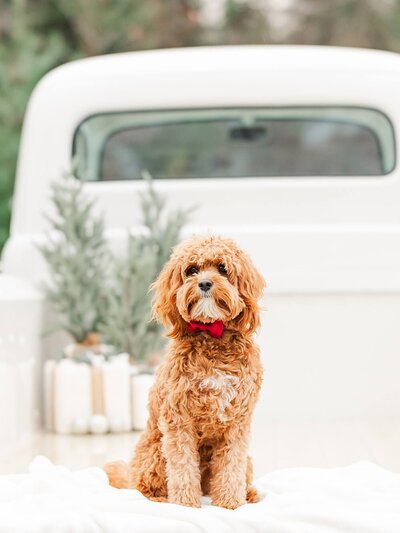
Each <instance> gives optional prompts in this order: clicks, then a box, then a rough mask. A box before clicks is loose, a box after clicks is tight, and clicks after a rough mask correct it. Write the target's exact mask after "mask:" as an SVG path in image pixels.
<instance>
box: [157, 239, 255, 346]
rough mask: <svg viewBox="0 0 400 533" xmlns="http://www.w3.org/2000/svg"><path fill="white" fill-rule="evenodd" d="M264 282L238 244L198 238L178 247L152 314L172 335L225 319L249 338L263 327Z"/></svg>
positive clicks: (165, 271)
mask: <svg viewBox="0 0 400 533" xmlns="http://www.w3.org/2000/svg"><path fill="white" fill-rule="evenodd" d="M264 286H265V282H264V280H263V278H262V276H261V275H260V274H259V273H258V272H257V270H256V269H255V268H254V266H253V263H252V262H251V260H250V258H249V257H248V255H247V254H245V253H244V252H243V251H242V250H241V249H240V248H238V246H237V245H236V244H235V243H234V241H232V240H230V239H224V238H221V237H214V236H207V237H202V236H195V237H192V238H191V239H188V240H187V241H185V242H183V243H181V244H180V245H178V246H177V247H176V248H175V249H174V251H173V253H172V255H171V258H170V260H169V261H168V263H167V264H166V265H165V267H164V269H163V270H162V272H161V274H160V275H159V277H158V279H157V280H156V282H155V283H154V284H153V290H154V300H153V314H154V316H155V317H156V318H158V319H159V320H160V321H161V322H162V323H163V324H164V325H165V326H166V327H171V328H172V329H171V331H170V332H169V336H170V337H174V338H176V337H179V336H180V335H182V334H184V333H185V332H186V329H187V323H188V322H190V321H197V322H203V323H210V322H214V321H216V320H221V321H223V323H224V325H225V327H227V328H229V329H235V330H238V331H240V332H241V333H243V334H248V335H250V334H251V333H253V332H254V330H255V329H256V328H257V327H258V325H259V320H260V319H259V307H258V300H259V299H260V297H261V294H262V291H263V289H264Z"/></svg>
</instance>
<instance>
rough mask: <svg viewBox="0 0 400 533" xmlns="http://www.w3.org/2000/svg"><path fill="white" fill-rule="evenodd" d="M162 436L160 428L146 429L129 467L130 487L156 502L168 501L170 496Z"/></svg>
mask: <svg viewBox="0 0 400 533" xmlns="http://www.w3.org/2000/svg"><path fill="white" fill-rule="evenodd" d="M161 436H162V435H161V432H160V430H159V429H158V428H149V427H148V428H146V430H145V432H144V434H143V435H142V436H141V438H140V440H139V442H138V444H137V446H136V450H135V455H134V457H133V459H132V461H131V464H130V465H129V486H130V487H132V488H134V489H137V490H138V491H140V492H141V493H142V494H143V495H144V496H146V498H149V499H150V500H154V501H167V496H168V494H167V478H166V471H165V459H164V456H163V454H162V450H161Z"/></svg>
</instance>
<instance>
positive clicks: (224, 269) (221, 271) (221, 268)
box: [218, 263, 227, 274]
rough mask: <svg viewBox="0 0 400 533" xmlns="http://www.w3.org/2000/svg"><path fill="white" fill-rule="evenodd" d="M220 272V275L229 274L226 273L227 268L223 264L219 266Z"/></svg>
mask: <svg viewBox="0 0 400 533" xmlns="http://www.w3.org/2000/svg"><path fill="white" fill-rule="evenodd" d="M218 272H219V273H220V274H227V271H226V268H225V265H223V264H222V263H221V264H220V265H218Z"/></svg>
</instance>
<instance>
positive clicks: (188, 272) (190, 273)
mask: <svg viewBox="0 0 400 533" xmlns="http://www.w3.org/2000/svg"><path fill="white" fill-rule="evenodd" d="M198 273H199V271H198V270H197V268H196V267H189V268H188V269H187V270H186V275H187V276H194V275H195V274H198Z"/></svg>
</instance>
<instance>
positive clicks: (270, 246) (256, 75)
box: [0, 46, 400, 433]
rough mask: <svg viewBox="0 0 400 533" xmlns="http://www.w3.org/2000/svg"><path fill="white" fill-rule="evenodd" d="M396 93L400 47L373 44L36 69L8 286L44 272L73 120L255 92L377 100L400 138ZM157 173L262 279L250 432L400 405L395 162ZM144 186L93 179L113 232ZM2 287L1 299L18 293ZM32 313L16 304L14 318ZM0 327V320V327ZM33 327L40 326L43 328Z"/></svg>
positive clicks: (120, 59) (133, 211) (240, 50)
mask: <svg viewBox="0 0 400 533" xmlns="http://www.w3.org/2000/svg"><path fill="white" fill-rule="evenodd" d="M399 94H400V57H399V56H398V55H397V54H393V53H386V52H378V51H367V50H352V49H337V48H329V49H328V48H312V47H263V46H259V47H251V46H250V47H221V48H217V47H216V48H197V49H182V50H165V51H149V52H140V53H128V54H117V55H110V56H107V57H97V58H92V59H85V60H81V61H76V62H73V63H70V64H67V65H64V66H62V67H60V68H57V69H56V70H54V71H53V72H51V73H49V74H48V75H47V76H46V77H45V78H44V79H43V80H42V81H41V82H40V83H39V85H38V86H37V88H36V89H35V91H34V94H33V96H32V98H31V101H30V103H29V106H28V110H27V114H26V119H25V124H24V128H23V137H22V144H21V149H20V155H19V163H18V174H17V181H16V191H15V197H14V203H13V214H12V223H11V235H10V238H9V240H8V243H7V245H6V247H5V249H4V252H3V258H2V268H3V273H2V274H1V276H0V286H1V284H3V285H4V284H5V283H6V280H7V279H8V276H13V279H15V278H18V279H19V280H21V283H24V284H30V285H31V286H32V290H35V289H36V288H37V287H38V284H39V282H40V280H41V279H43V278H44V277H45V276H46V269H45V266H44V264H43V260H42V258H41V257H40V254H39V253H38V252H37V250H36V249H35V246H34V242H35V241H37V240H40V239H42V238H43V233H44V232H45V231H46V229H47V226H46V220H45V218H44V217H43V213H46V212H49V210H51V205H50V202H49V192H50V183H51V182H52V181H54V180H57V179H61V176H62V174H63V173H65V172H66V171H68V170H69V169H70V168H71V160H72V150H73V141H74V135H75V133H76V131H77V128H78V127H79V125H80V124H81V123H82V122H83V121H85V120H86V119H87V118H88V117H91V116H96V115H99V114H105V113H116V112H118V113H126V112H143V111H146V112H149V111H152V112H156V111H157V112H158V111H160V112H164V111H168V110H192V109H196V110H212V109H218V110H221V109H222V110H223V109H227V108H229V109H236V108H238V109H239V108H246V109H247V108H248V109H250V108H255V107H257V108H266V109H267V108H268V109H275V108H282V109H283V108H292V107H298V108H302V107H305V108H324V107H327V108H329V107H332V106H333V107H338V108H356V109H358V108H363V109H372V110H377V111H379V112H380V113H381V114H382V115H384V116H385V117H387V119H388V120H389V121H390V122H391V124H392V126H393V129H394V143H395V146H394V153H396V152H397V153H399V151H400V146H399V142H400V141H399V139H400V135H398V130H399V129H400V101H399ZM153 114H154V113H153ZM393 157H395V155H394V156H393ZM155 186H156V187H157V189H158V190H159V191H161V192H163V193H165V194H166V195H167V197H168V199H169V205H170V206H171V207H178V206H179V207H182V206H192V205H194V204H195V205H197V206H198V207H197V209H196V210H195V211H194V213H193V215H192V222H191V225H190V226H188V227H187V228H186V229H185V233H186V234H191V233H193V232H204V231H211V232H215V233H218V234H223V235H228V236H231V237H233V238H235V239H236V240H237V241H238V242H239V243H240V245H242V246H243V247H244V248H245V249H246V250H247V251H248V252H249V253H250V254H251V255H252V257H253V258H254V262H255V263H256V265H257V266H258V267H259V269H260V270H261V271H262V273H263V274H264V276H265V278H266V280H267V286H268V287H267V290H266V294H265V301H264V306H265V311H264V313H263V321H262V328H261V331H260V334H259V342H260V345H261V352H262V358H263V361H264V364H265V383H264V387H263V391H262V395H261V399H260V402H259V405H258V408H257V413H256V424H255V428H256V429H255V431H256V432H257V433H260V432H261V433H262V427H263V424H262V420H264V419H265V418H266V417H269V418H280V417H286V418H302V419H310V418H324V419H325V418H326V419H331V418H334V417H341V416H361V417H362V416H378V417H381V416H397V415H400V392H399V391H400V387H399V381H400V169H399V167H398V164H396V163H395V162H394V164H393V168H391V169H390V170H389V171H388V172H384V173H383V172H382V173H381V175H357V176H351V175H349V176H345V175H342V176H335V175H330V176H323V175H321V176H315V175H313V176H307V175H304V176H296V177H294V176H279V177H271V176H265V177H263V176H257V177H254V176H251V175H249V176H244V177H242V178H240V179H238V178H230V177H229V176H228V177H224V178H223V179H222V178H221V177H214V178H213V177H211V178H210V177H205V178H202V179H199V178H193V179H191V178H188V179H184V178H179V179H156V182H155ZM143 187H144V184H143V182H142V181H140V180H113V181H89V182H87V183H85V189H86V190H87V193H88V194H89V195H91V196H92V197H94V198H95V199H96V201H97V205H98V207H99V210H101V211H102V212H103V213H104V217H105V221H106V227H107V232H108V236H109V238H110V239H111V240H114V241H115V242H116V243H117V242H118V240H120V239H121V238H122V236H123V235H124V233H125V231H126V228H135V227H137V225H138V223H139V222H138V216H139V212H138V191H141V190H143ZM1 277H2V278H3V280H2V279H1ZM1 298H2V297H1V294H0V306H1V309H2V312H3V311H4V313H7V312H8V311H7V309H10V305H11V304H10V302H9V301H8V300H7V301H4V302H3V301H1ZM29 320H30V318H29V317H28V316H27V317H25V316H24V312H21V313H20V315H19V318H18V328H19V329H20V330H21V331H22V330H24V328H26V327H28V326H27V324H26V323H25V322H26V321H29ZM45 320H46V319H44V321H45ZM42 322H43V321H42ZM45 327H46V323H42V325H41V329H42V330H43V329H45ZM2 328H3V323H2V322H0V334H1V332H2ZM40 335H41V331H40V328H39V326H38V327H37V329H36V331H35V333H34V337H35V338H36V339H39V338H40ZM28 344H29V343H28ZM27 349H30V350H31V351H32V353H30V354H29V356H30V357H34V358H35V359H36V360H37V361H40V360H42V358H43V357H48V356H51V353H45V352H44V351H43V349H42V348H40V345H39V344H38V345H37V346H36V345H30V344H29V347H28V348H27ZM52 349H54V348H52ZM0 357H1V355H0ZM1 401H3V399H2V400H1ZM257 422H259V423H257Z"/></svg>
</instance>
